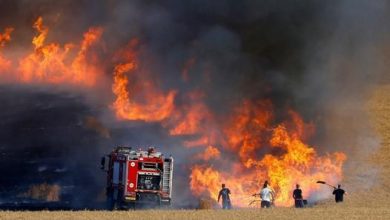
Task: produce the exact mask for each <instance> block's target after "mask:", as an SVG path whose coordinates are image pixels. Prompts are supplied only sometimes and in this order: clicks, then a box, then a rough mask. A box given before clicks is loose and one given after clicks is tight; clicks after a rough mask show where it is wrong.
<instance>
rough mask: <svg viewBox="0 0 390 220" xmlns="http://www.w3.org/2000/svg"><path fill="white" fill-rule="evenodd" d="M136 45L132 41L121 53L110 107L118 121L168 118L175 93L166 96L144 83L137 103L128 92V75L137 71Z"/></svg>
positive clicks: (149, 82) (151, 84)
mask: <svg viewBox="0 0 390 220" xmlns="http://www.w3.org/2000/svg"><path fill="white" fill-rule="evenodd" d="M136 44H137V41H136V40H133V41H132V42H131V43H130V44H129V47H128V48H127V52H126V53H122V56H123V57H122V58H123V59H124V60H125V62H124V63H121V64H118V65H117V66H116V67H115V70H114V84H113V86H112V91H113V92H114V94H115V95H116V99H115V102H114V103H113V105H112V107H113V109H114V110H115V112H116V116H117V117H118V118H120V119H127V120H142V121H146V122H151V121H162V120H164V119H166V118H168V117H169V116H170V114H171V113H172V111H173V109H174V99H175V95H176V92H175V91H173V90H172V91H169V92H168V94H167V95H164V94H162V92H161V91H160V90H159V89H158V88H157V87H156V86H155V85H154V84H153V82H152V81H151V80H150V81H144V82H143V83H142V84H141V85H140V87H141V90H142V91H144V93H143V94H142V97H138V98H141V99H142V100H141V101H139V102H137V101H136V100H135V95H134V93H132V92H131V91H130V90H129V88H128V87H129V76H128V75H126V73H129V74H136V73H135V71H136V69H137V62H136V59H135V57H136V54H135V51H134V49H133V47H134V46H135V45H136Z"/></svg>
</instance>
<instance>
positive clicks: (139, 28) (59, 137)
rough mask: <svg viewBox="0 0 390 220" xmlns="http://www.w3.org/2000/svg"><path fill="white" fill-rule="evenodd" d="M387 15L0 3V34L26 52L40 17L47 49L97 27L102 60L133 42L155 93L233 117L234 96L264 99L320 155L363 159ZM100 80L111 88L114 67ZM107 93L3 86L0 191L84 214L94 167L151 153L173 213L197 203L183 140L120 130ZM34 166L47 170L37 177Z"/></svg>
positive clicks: (356, 7) (351, 4) (294, 2)
mask: <svg viewBox="0 0 390 220" xmlns="http://www.w3.org/2000/svg"><path fill="white" fill-rule="evenodd" d="M388 11H389V6H388V4H387V2H386V1H368V0H367V1H363V0H358V1H352V0H345V1H309V0H303V1H302V0H291V1H283V2H281V1H272V0H260V1H254V0H243V1H206V0H188V1H180V0H167V1H151V0H139V1H137V0H135V1H120V0H117V1H115V0H106V1H104V0H93V1H92V0H81V1H49V0H39V1H27V0H26V1H11V0H1V1H0V16H1V19H0V27H1V28H3V27H6V26H14V27H15V28H16V30H15V33H14V37H13V41H12V42H11V43H10V45H9V47H11V46H18V47H20V48H21V50H23V48H29V47H31V42H30V41H31V36H33V33H34V32H33V30H32V29H31V25H32V22H33V21H34V20H35V19H36V18H37V17H38V16H43V17H44V21H45V23H46V24H47V25H48V26H50V28H51V31H50V33H49V40H50V39H55V40H58V39H59V40H60V41H63V42H68V41H73V40H79V39H80V36H82V33H83V32H85V31H86V30H87V29H88V28H89V27H90V26H103V27H104V29H105V32H104V36H103V39H104V42H105V48H104V52H102V53H103V56H107V57H106V59H107V60H110V59H111V58H110V57H111V54H112V53H113V52H114V51H116V50H117V49H118V48H120V47H122V46H123V45H125V44H126V42H127V41H129V40H130V39H132V38H134V37H137V38H139V39H140V42H141V45H140V47H141V51H142V53H141V54H140V59H141V68H142V67H143V68H147V69H148V70H149V72H150V73H151V74H152V75H155V76H156V77H155V78H156V79H158V83H160V85H161V86H162V88H163V89H165V90H168V89H171V88H173V89H177V90H180V91H183V92H185V91H191V90H194V89H198V90H201V91H203V92H205V93H206V94H207V99H206V103H207V105H208V106H209V107H210V108H211V109H212V110H213V111H214V112H217V113H220V114H221V115H226V114H229V113H231V111H232V107H233V106H236V105H237V104H238V103H239V102H240V101H241V100H242V98H243V97H245V98H249V99H264V98H267V99H271V100H272V102H273V103H274V105H275V109H276V114H277V116H278V117H280V118H283V117H285V114H286V111H285V110H286V109H287V108H288V107H291V108H293V109H296V110H298V111H299V112H300V113H301V114H302V116H303V117H304V118H305V119H306V120H307V121H314V122H315V124H316V125H317V136H316V137H315V138H314V139H313V140H311V141H312V142H313V143H315V144H318V145H320V146H329V147H328V148H326V147H323V148H321V149H319V150H322V151H328V150H340V151H347V152H348V154H350V153H351V154H352V153H353V152H355V153H354V154H352V158H353V157H356V158H360V157H361V156H360V155H362V153H361V152H366V151H370V149H372V147H373V146H375V145H377V137H375V136H374V135H373V134H371V133H368V132H366V131H368V130H371V128H370V126H369V123H368V119H367V116H366V115H365V113H364V112H365V111H364V109H363V108H362V106H364V100H365V98H366V95H367V93H368V92H369V89H370V88H371V87H370V86H371V85H372V84H374V83H377V82H378V81H380V80H382V79H384V77H385V75H386V67H387V66H386V65H385V61H386V56H385V54H386V49H383V47H386V48H388V46H386V45H387V44H388V39H389V38H388V37H389V35H388V33H389V30H388V22H387V21H388V15H387V14H389V13H388ZM190 58H195V60H196V61H195V64H194V66H193V67H192V68H191V69H190V70H189V78H190V80H189V81H188V83H183V82H182V80H180V79H181V74H182V73H181V72H182V68H183V65H184V63H186V61H187V60H188V59H190ZM106 74H107V76H108V79H110V78H111V74H112V67H108V68H107V70H106ZM156 81H157V80H156ZM110 83H111V82H109V80H108V82H107V84H108V85H110ZM107 88H108V89H105V90H102V91H95V92H94V93H96V94H98V95H96V96H101V95H103V97H105V98H104V99H102V100H100V99H97V98H92V99H90V95H85V94H84V93H83V92H81V93H79V92H77V94H74V92H72V90H66V89H65V91H62V92H58V91H53V89H51V88H46V89H38V87H32V88H24V86H14V87H8V86H5V87H2V88H1V90H2V91H1V95H0V103H2V106H3V111H2V113H1V115H0V120H1V121H2V122H1V124H2V126H1V129H0V138H1V141H0V146H1V153H2V160H1V161H2V162H1V163H2V165H1V169H2V170H1V171H2V173H3V172H4V173H6V174H7V175H4V176H5V178H2V180H1V185H2V187H3V192H5V191H9V189H10V188H12V187H13V186H15V187H16V188H17V189H15V192H16V191H17V192H19V191H23V190H25V188H26V187H27V185H29V184H34V183H41V182H49V183H59V184H60V185H62V186H63V187H66V186H69V187H73V188H76V190H70V193H69V195H68V196H69V197H70V200H71V201H72V203H73V204H75V206H81V207H82V206H86V204H88V201H89V200H90V199H91V198H96V197H97V195H98V194H99V193H100V192H101V190H102V189H103V188H104V183H105V178H104V175H103V174H102V173H99V170H98V166H97V164H98V162H99V158H100V156H101V155H102V154H104V153H107V152H108V151H109V150H110V148H111V147H112V146H115V145H120V144H124V145H130V146H148V145H155V146H159V147H160V148H161V149H162V151H164V152H166V153H172V154H173V155H174V156H175V157H176V158H177V159H176V161H177V175H176V176H175V181H176V184H177V185H180V186H182V187H180V189H179V190H177V191H176V192H175V194H176V196H175V197H176V198H175V200H176V201H177V202H176V203H177V204H179V203H180V204H181V205H183V204H185V205H188V204H194V202H193V201H191V199H193V198H192V197H191V196H190V192H189V189H188V184H187V182H188V179H187V178H188V177H187V173H188V168H189V166H188V164H187V163H186V159H187V158H189V157H191V155H192V154H193V153H195V152H196V151H197V150H196V149H195V150H194V149H190V150H186V151H183V150H182V147H181V141H182V139H181V138H172V137H168V135H167V131H166V130H164V129H163V128H162V127H161V125H160V124H158V123H156V124H144V123H141V122H118V121H117V120H116V119H115V118H114V116H113V115H112V112H111V111H110V109H109V108H108V106H109V105H110V99H112V94H111V92H110V91H109V86H107ZM180 98H181V99H183V100H181V101H185V100H184V99H185V97H179V100H178V102H180ZM90 116H92V117H95V118H98V120H99V121H101V123H102V124H103V125H105V126H107V129H108V130H109V131H110V138H108V139H107V138H106V137H102V136H101V135H99V133H97V132H96V131H94V130H91V129H90V128H86V127H85V126H84V124H83V122H84V120H85V117H90ZM344 121H348V123H343V122H344ZM340 122H341V123H340ZM349 161H354V160H353V159H352V160H349ZM349 163H350V165H351V166H353V165H355V163H353V162H349ZM10 166H11V167H12V170H13V171H11V169H9V167H10ZM42 166H44V167H46V170H45V171H42V172H39V171H38V170H39V167H42ZM56 169H59V170H64V171H63V172H55V170H56ZM41 170H42V169H41ZM370 172H372V173H373V174H375V170H370ZM347 175H348V174H347ZM11 186H12V187H11ZM12 192H14V191H12ZM179 195H180V196H179ZM182 195H185V196H182Z"/></svg>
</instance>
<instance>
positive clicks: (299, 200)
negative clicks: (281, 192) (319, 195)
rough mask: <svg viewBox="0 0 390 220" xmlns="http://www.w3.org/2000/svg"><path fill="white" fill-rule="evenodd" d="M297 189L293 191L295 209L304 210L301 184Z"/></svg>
mask: <svg viewBox="0 0 390 220" xmlns="http://www.w3.org/2000/svg"><path fill="white" fill-rule="evenodd" d="M295 187H296V188H295V190H294V191H293V198H294V200H295V208H303V197H302V190H301V189H300V186H299V184H297V185H296V186H295Z"/></svg>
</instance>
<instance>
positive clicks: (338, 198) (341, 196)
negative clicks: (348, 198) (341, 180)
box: [333, 184, 347, 203]
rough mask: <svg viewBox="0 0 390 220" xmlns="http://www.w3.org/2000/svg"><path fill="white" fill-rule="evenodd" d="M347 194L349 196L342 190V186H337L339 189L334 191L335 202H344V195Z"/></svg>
mask: <svg viewBox="0 0 390 220" xmlns="http://www.w3.org/2000/svg"><path fill="white" fill-rule="evenodd" d="M346 194H347V192H345V190H343V189H341V185H340V184H339V185H338V186H337V189H336V187H335V188H334V190H333V195H334V197H335V200H336V202H337V203H338V202H343V200H344V195H346Z"/></svg>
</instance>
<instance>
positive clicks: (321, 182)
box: [317, 181, 336, 189]
mask: <svg viewBox="0 0 390 220" xmlns="http://www.w3.org/2000/svg"><path fill="white" fill-rule="evenodd" d="M317 183H319V184H324V185H327V186H330V187H332V188H334V189H336V187H335V186H333V185H331V184H328V183H326V182H325V181H317Z"/></svg>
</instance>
